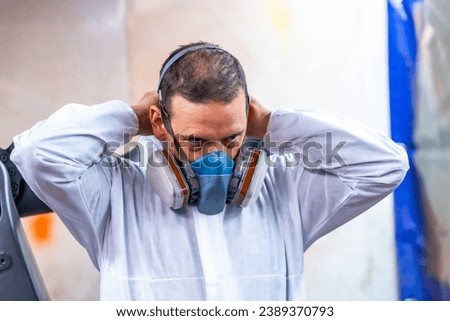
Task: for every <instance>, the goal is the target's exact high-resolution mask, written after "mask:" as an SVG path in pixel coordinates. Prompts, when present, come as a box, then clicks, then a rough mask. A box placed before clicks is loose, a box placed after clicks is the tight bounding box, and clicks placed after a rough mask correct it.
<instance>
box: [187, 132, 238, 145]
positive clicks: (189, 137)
mask: <svg viewBox="0 0 450 321" xmlns="http://www.w3.org/2000/svg"><path fill="white" fill-rule="evenodd" d="M244 131H245V129H242V130H240V131H237V132H235V133H233V134H231V135H229V136H227V137H225V139H226V138H231V137H234V136H239V135H241V134H242V133H243V132H244ZM179 137H180V139H181V140H184V141H192V140H194V141H195V140H196V141H203V142H205V141H209V139H206V138H203V137H200V136H197V135H196V134H190V135H182V134H180V135H179Z"/></svg>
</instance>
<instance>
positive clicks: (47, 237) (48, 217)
mask: <svg viewBox="0 0 450 321" xmlns="http://www.w3.org/2000/svg"><path fill="white" fill-rule="evenodd" d="M54 215H55V214H54V213H47V214H40V215H36V216H33V217H31V218H30V225H29V227H30V228H29V232H30V236H31V239H32V240H33V242H36V243H37V244H40V245H43V244H47V243H49V242H50V241H51V240H52V237H53V226H54V221H55V217H54Z"/></svg>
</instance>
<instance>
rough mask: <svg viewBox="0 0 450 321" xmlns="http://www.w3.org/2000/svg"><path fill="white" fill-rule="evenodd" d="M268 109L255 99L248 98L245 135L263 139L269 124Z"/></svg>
mask: <svg viewBox="0 0 450 321" xmlns="http://www.w3.org/2000/svg"><path fill="white" fill-rule="evenodd" d="M269 119H270V110H268V109H266V108H265V107H263V106H262V105H261V103H260V102H258V101H257V100H256V99H254V98H251V99H250V106H249V110H248V120H247V136H249V137H256V138H260V139H263V138H264V135H265V134H266V132H267V125H268V124H269Z"/></svg>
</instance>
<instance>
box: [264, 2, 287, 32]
mask: <svg viewBox="0 0 450 321" xmlns="http://www.w3.org/2000/svg"><path fill="white" fill-rule="evenodd" d="M266 7H267V10H268V12H269V14H270V16H271V18H272V20H273V23H274V24H275V27H276V28H277V30H278V31H279V32H282V33H285V32H287V31H289V28H290V27H291V25H292V13H291V11H290V8H289V3H288V2H287V1H286V0H284V1H280V0H267V1H266Z"/></svg>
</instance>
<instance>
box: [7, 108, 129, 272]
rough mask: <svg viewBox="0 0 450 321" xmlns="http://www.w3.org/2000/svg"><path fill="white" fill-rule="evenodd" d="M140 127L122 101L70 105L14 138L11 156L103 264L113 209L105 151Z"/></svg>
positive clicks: (41, 196)
mask: <svg viewBox="0 0 450 321" xmlns="http://www.w3.org/2000/svg"><path fill="white" fill-rule="evenodd" d="M137 126H138V120H137V116H136V114H135V113H134V112H133V110H132V109H131V108H130V106H128V105H127V104H125V103H123V102H120V101H109V102H106V103H103V104H99V105H94V106H84V105H79V104H69V105H66V106H64V107H62V108H61V109H60V110H58V111H57V112H55V113H54V114H53V115H51V116H50V117H49V118H48V119H47V120H44V121H41V122H39V123H38V124H36V125H35V126H34V127H32V128H31V129H29V130H26V131H25V132H23V133H22V134H20V135H18V136H16V137H14V150H13V152H12V154H11V160H12V161H13V162H14V163H15V164H16V166H17V167H18V169H19V171H20V173H21V174H22V176H23V177H24V179H25V181H26V182H27V183H28V184H29V186H30V187H31V189H32V190H33V192H34V193H35V194H36V195H37V196H38V197H39V198H40V199H41V200H42V201H43V202H45V203H46V204H47V205H48V206H49V207H50V208H51V209H52V210H53V211H55V212H57V213H58V215H59V217H60V218H61V220H62V221H63V222H64V224H65V225H66V226H67V227H68V229H69V230H70V232H71V233H72V234H73V235H74V237H75V238H76V239H77V240H78V242H80V243H81V244H82V245H83V246H84V247H85V248H86V250H87V251H88V253H89V256H90V257H91V259H92V261H93V263H94V265H96V267H97V268H99V264H100V262H99V261H98V255H99V253H101V247H102V239H103V233H104V229H105V225H106V224H107V222H108V219H109V216H110V213H111V212H110V198H111V163H110V162H108V165H109V166H105V163H104V161H105V160H106V157H107V156H105V155H108V154H109V155H110V154H111V153H110V152H109V151H110V149H111V148H112V147H115V148H117V147H118V146H119V145H120V144H123V143H127V141H124V139H125V138H126V137H129V138H131V137H132V136H134V135H135V134H136V133H137V130H138V127H137ZM124 137H125V138H124ZM128 140H129V139H128ZM107 151H108V152H107Z"/></svg>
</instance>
